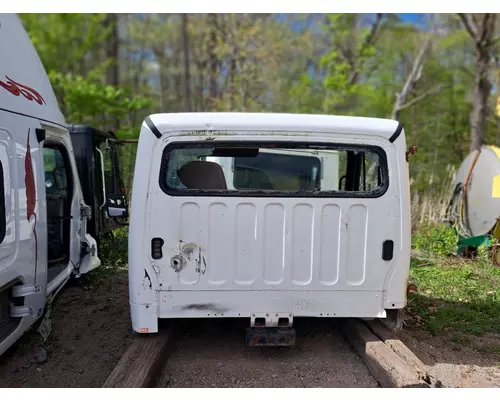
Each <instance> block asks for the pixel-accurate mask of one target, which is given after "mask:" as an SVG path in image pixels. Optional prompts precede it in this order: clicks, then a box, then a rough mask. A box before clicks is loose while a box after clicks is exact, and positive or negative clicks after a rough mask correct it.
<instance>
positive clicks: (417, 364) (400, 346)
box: [365, 319, 442, 387]
mask: <svg viewBox="0 0 500 400" xmlns="http://www.w3.org/2000/svg"><path fill="white" fill-rule="evenodd" d="M365 323H366V325H367V326H368V328H370V330H371V331H372V332H373V333H374V334H375V335H376V336H377V337H378V338H379V339H380V340H382V341H383V342H384V343H385V344H386V345H387V346H389V347H390V348H391V349H392V350H393V351H394V353H396V354H397V355H398V356H399V357H400V358H401V359H402V360H403V361H405V362H406V363H408V364H409V365H411V366H412V367H413V368H415V370H416V371H417V373H418V375H419V376H420V378H421V379H423V380H424V381H426V382H427V383H429V384H430V385H431V386H433V387H441V386H442V384H441V382H440V381H439V380H437V379H436V378H434V377H433V376H432V375H430V374H429V372H428V370H427V367H426V366H425V364H424V363H423V362H422V361H421V360H420V358H418V357H417V356H416V355H415V353H413V351H411V350H410V349H409V348H408V347H407V346H406V345H405V344H404V343H403V342H402V341H401V339H399V337H398V336H397V334H396V332H394V331H393V330H391V329H389V328H388V327H387V326H386V325H385V324H384V323H383V322H382V321H380V320H378V319H375V320H372V321H365Z"/></svg>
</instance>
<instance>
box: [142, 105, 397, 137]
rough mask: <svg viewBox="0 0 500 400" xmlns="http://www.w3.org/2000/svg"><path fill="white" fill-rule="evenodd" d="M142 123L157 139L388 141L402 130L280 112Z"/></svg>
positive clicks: (378, 121) (181, 116) (154, 118)
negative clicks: (263, 136)
mask: <svg viewBox="0 0 500 400" xmlns="http://www.w3.org/2000/svg"><path fill="white" fill-rule="evenodd" d="M145 124H146V125H147V126H148V127H149V129H150V130H151V131H152V132H153V133H154V134H155V135H156V136H158V137H160V136H161V135H163V134H165V133H168V134H169V135H175V134H176V133H177V134H179V133H180V132H182V131H184V132H186V131H191V132H193V131H214V134H215V135H216V132H217V131H241V133H242V134H245V132H248V133H249V134H251V132H258V131H263V132H266V131H267V132H290V133H294V132H296V133H302V132H304V133H308V132H310V133H315V132H316V133H323V134H328V133H346V134H363V135H375V136H382V137H385V138H387V139H388V140H391V138H393V137H394V135H395V134H396V133H397V135H396V137H397V136H398V135H399V133H401V130H402V126H401V125H400V124H399V123H398V121H395V120H392V119H382V118H366V117H348V116H334V115H319V114H284V113H236V112H235V113H233V112H208V113H164V114H153V115H151V116H149V117H148V118H146V120H145ZM398 131H399V132H398ZM394 139H395V138H394ZM391 141H392V140H391Z"/></svg>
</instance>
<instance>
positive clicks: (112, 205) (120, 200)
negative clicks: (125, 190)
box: [106, 193, 128, 218]
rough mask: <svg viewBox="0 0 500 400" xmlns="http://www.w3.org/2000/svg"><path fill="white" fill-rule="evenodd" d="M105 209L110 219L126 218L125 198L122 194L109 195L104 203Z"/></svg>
mask: <svg viewBox="0 0 500 400" xmlns="http://www.w3.org/2000/svg"><path fill="white" fill-rule="evenodd" d="M106 208H107V211H108V215H109V216H110V217H122V218H123V217H127V216H128V204H127V198H126V197H125V195H124V194H122V193H117V194H110V195H109V196H108V198H107V201H106Z"/></svg>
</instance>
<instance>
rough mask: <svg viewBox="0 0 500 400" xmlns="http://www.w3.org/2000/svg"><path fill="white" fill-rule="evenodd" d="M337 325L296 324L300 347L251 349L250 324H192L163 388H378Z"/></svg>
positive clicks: (319, 322)
mask: <svg viewBox="0 0 500 400" xmlns="http://www.w3.org/2000/svg"><path fill="white" fill-rule="evenodd" d="M337 325H338V324H336V323H335V321H332V320H314V319H309V318H307V319H295V320H294V326H295V328H296V332H297V338H296V345H295V346H294V347H289V348H271V347H264V348H258V347H249V348H248V347H246V346H245V344H244V342H245V328H246V327H247V326H248V321H246V320H240V319H238V320H212V321H207V320H205V321H189V322H186V323H184V324H182V325H181V329H182V333H183V336H181V340H180V341H179V343H178V345H177V348H176V350H175V351H174V353H173V355H172V356H171V358H170V359H169V361H168V363H167V364H166V365H165V368H164V371H163V374H162V376H161V378H160V379H159V381H158V384H157V387H247V388H259V387H309V388H314V387H362V388H370V387H378V386H379V385H378V383H377V381H376V380H375V379H374V378H373V377H372V376H371V374H370V372H369V371H368V369H367V367H366V366H365V364H364V363H363V361H362V360H361V358H360V357H359V356H358V355H357V354H356V353H354V352H353V351H352V350H351V349H350V347H349V344H348V343H347V341H346V340H345V339H344V338H343V337H342V335H341V334H340V332H339V329H338V328H337Z"/></svg>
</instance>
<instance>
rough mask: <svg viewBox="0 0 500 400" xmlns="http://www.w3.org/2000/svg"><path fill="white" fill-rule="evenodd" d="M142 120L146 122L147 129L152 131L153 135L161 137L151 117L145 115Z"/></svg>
mask: <svg viewBox="0 0 500 400" xmlns="http://www.w3.org/2000/svg"><path fill="white" fill-rule="evenodd" d="M144 122H146V125H147V126H148V128H149V130H150V131H151V132H153V135H155V136H156V137H157V138H158V139H159V138H161V133H160V131H159V130H158V128H157V127H156V125H155V124H154V122H153V121H151V118H149V117H146V119H145V121H144Z"/></svg>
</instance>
